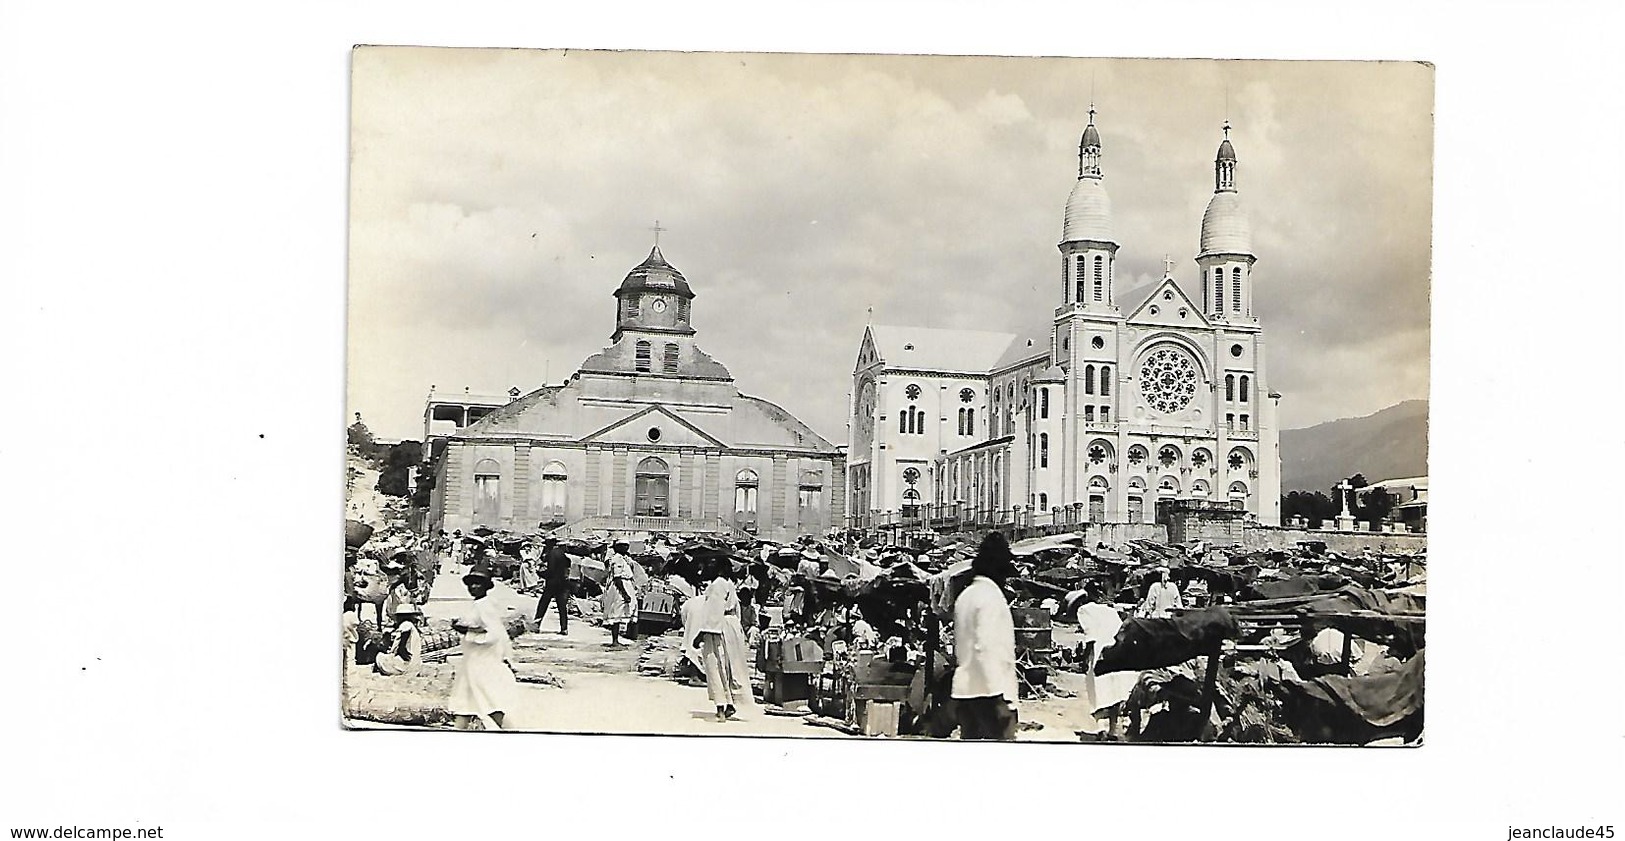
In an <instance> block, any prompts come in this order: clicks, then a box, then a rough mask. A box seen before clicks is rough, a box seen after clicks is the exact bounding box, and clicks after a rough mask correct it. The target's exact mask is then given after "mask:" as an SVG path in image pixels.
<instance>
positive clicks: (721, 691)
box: [693, 559, 752, 721]
mask: <svg viewBox="0 0 1625 841" xmlns="http://www.w3.org/2000/svg"><path fill="white" fill-rule="evenodd" d="M715 563H716V567H715V569H714V570H713V572H714V575H715V577H714V578H712V579H711V583H710V584H707V585H706V587H705V595H704V596H703V601H702V603H701V604H700V606H699V611H698V613H699V616H698V617H697V622H696V624H697V628H696V631H697V633H696V634H695V637H696V638H695V640H694V643H693V646H694V647H695V648H697V649H699V652H700V662H701V664H702V665H703V666H704V668H705V689H706V693H707V694H708V695H709V696H710V698H711V703H712V704H714V705H715V706H716V708H717V721H727V720H728V719H730V718H733V717H734V715H735V714H736V713H737V712H738V705H748V704H750V703H751V701H752V698H751V691H750V664H749V662H748V661H747V660H746V656H745V630H744V628H743V627H742V626H741V625H740V624H739V590H738V588H737V587H736V586H735V585H734V582H733V575H734V572H733V564H732V563H730V562H729V561H727V560H726V559H722V560H718V561H716V562H715Z"/></svg>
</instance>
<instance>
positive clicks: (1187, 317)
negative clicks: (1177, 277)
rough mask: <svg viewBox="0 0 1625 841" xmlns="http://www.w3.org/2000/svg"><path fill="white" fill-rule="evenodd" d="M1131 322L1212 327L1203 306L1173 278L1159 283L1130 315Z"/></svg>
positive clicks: (1162, 325) (1165, 325)
mask: <svg viewBox="0 0 1625 841" xmlns="http://www.w3.org/2000/svg"><path fill="white" fill-rule="evenodd" d="M1127 320H1128V321H1129V322H1131V323H1133V324H1140V325H1153V326H1157V327H1210V326H1212V325H1210V324H1209V323H1208V320H1207V316H1204V315H1203V314H1202V305H1201V304H1199V303H1197V302H1195V301H1192V300H1191V298H1190V296H1189V295H1186V294H1185V290H1183V289H1181V288H1179V284H1178V283H1175V282H1174V279H1173V278H1171V277H1164V278H1163V279H1162V280H1161V281H1159V282H1158V283H1157V285H1156V287H1155V288H1153V289H1152V290H1151V294H1150V295H1147V296H1146V298H1145V300H1144V301H1141V302H1140V305H1139V306H1138V307H1135V308H1134V311H1133V312H1131V313H1129V316H1128V319H1127Z"/></svg>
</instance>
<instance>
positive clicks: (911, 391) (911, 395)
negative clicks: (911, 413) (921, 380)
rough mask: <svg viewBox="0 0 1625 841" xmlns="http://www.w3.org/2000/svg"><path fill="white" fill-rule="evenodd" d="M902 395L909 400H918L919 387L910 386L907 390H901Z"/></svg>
mask: <svg viewBox="0 0 1625 841" xmlns="http://www.w3.org/2000/svg"><path fill="white" fill-rule="evenodd" d="M903 394H905V395H907V396H908V399H910V400H918V399H920V387H919V386H917V385H913V384H910V385H909V386H908V387H907V388H905V389H903Z"/></svg>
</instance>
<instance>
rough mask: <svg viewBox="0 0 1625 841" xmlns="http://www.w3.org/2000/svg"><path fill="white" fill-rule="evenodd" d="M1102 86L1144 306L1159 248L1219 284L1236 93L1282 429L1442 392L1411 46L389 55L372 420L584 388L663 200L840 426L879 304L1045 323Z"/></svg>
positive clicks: (371, 210) (714, 299)
mask: <svg viewBox="0 0 1625 841" xmlns="http://www.w3.org/2000/svg"><path fill="white" fill-rule="evenodd" d="M1091 78H1093V80H1094V82H1093V84H1094V88H1095V91H1096V93H1097V95H1098V99H1097V107H1098V114H1097V117H1096V122H1097V125H1099V126H1100V130H1101V133H1102V136H1103V143H1104V146H1105V156H1104V157H1105V160H1104V166H1105V170H1106V184H1107V187H1108V189H1109V190H1110V191H1111V194H1112V199H1113V205H1114V214H1115V219H1116V227H1117V231H1118V236H1119V239H1120V241H1121V244H1122V250H1121V251H1120V252H1119V260H1120V263H1119V279H1120V288H1119V295H1122V294H1123V292H1124V291H1125V290H1126V289H1127V287H1128V286H1129V285H1130V284H1141V283H1148V282H1154V281H1155V280H1156V279H1157V278H1160V277H1161V276H1162V271H1163V263H1162V259H1163V256H1164V254H1168V255H1172V257H1173V258H1174V259H1175V260H1176V261H1177V262H1176V265H1175V269H1174V272H1175V276H1176V278H1179V279H1180V280H1181V281H1182V282H1183V283H1185V284H1186V285H1187V287H1189V286H1191V285H1193V284H1194V283H1195V282H1196V278H1195V267H1194V261H1193V259H1192V258H1193V257H1194V253H1195V246H1196V240H1197V232H1198V228H1199V224H1200V220H1201V213H1202V209H1203V207H1204V206H1205V205H1206V202H1207V199H1208V197H1209V196H1210V195H1211V190H1212V181H1211V179H1212V175H1211V172H1212V156H1213V152H1214V149H1215V148H1216V146H1217V143H1218V139H1219V137H1220V133H1219V123H1220V122H1221V121H1222V120H1223V119H1224V117H1225V107H1224V103H1225V98H1226V91H1227V90H1228V91H1229V93H1228V96H1229V110H1230V114H1229V116H1230V119H1231V121H1232V122H1233V123H1234V125H1235V130H1234V132H1233V134H1232V137H1233V140H1234V142H1235V144H1236V148H1237V152H1238V155H1239V156H1240V158H1241V167H1240V175H1239V178H1240V186H1241V190H1242V196H1243V200H1244V202H1245V205H1246V207H1247V209H1248V211H1249V214H1250V216H1251V220H1252V225H1253V230H1254V237H1255V248H1256V250H1257V251H1258V252H1259V264H1258V267H1257V274H1256V277H1257V281H1258V294H1257V296H1256V303H1257V308H1258V311H1259V314H1260V317H1261V318H1262V319H1263V320H1264V322H1265V326H1266V328H1267V329H1268V331H1269V335H1270V345H1271V366H1272V367H1271V376H1272V382H1271V386H1272V387H1273V388H1276V389H1277V390H1280V391H1282V392H1283V393H1286V394H1290V395H1292V398H1291V399H1289V400H1286V401H1283V407H1282V412H1283V420H1284V422H1285V424H1286V425H1288V426H1296V425H1304V424H1308V423H1313V422H1317V421H1319V420H1325V419H1329V418H1332V417H1338V416H1343V415H1347V414H1365V413H1369V412H1370V411H1375V410H1376V409H1380V408H1382V407H1383V406H1386V405H1389V404H1391V403H1393V402H1397V401H1399V400H1402V399H1407V398H1411V397H1419V396H1425V395H1426V391H1427V381H1428V377H1427V357H1426V348H1427V341H1426V339H1427V335H1428V332H1427V331H1428V321H1429V319H1428V291H1427V276H1428V265H1429V248H1428V246H1429V238H1428V230H1429V228H1428V225H1429V215H1430V213H1431V205H1430V195H1431V192H1430V169H1429V164H1430V156H1431V115H1430V113H1429V112H1430V110H1431V77H1430V75H1429V74H1428V73H1427V72H1424V71H1423V70H1422V69H1421V68H1419V67H1417V66H1415V65H1393V64H1376V63H1368V64H1355V63H1328V64H1310V63H1272V62H1203V61H1164V62H1151V61H1136V62H1130V61H1089V60H1070V59H1068V60H1058V59H964V58H953V59H934V58H930V57H876V56H796V55H728V54H666V53H593V52H589V53H580V52H569V53H558V52H540V51H519V50H426V49H406V48H399V49H397V48H378V49H366V50H362V51H360V52H359V53H358V55H357V58H356V61H355V68H354V91H353V97H352V100H353V118H354V126H353V161H352V174H351V177H352V184H351V186H352V202H351V209H352V219H351V279H350V283H351V288H350V345H349V346H350V362H351V380H350V394H349V402H350V404H351V409H352V410H354V411H361V412H362V413H363V414H364V415H366V417H367V418H368V423H369V424H370V425H371V426H372V427H373V428H374V429H375V430H379V431H380V432H381V433H382V434H385V435H391V436H394V435H399V436H414V435H417V434H419V425H420V423H421V414H422V400H423V396H424V394H425V393H426V392H427V389H428V387H429V385H430V384H434V385H438V386H439V387H441V388H442V389H446V388H461V387H462V386H464V385H468V386H471V387H473V389H474V390H476V391H499V390H504V389H506V388H507V387H509V386H511V385H519V386H520V387H532V386H535V385H537V384H539V383H540V382H541V381H542V380H543V379H551V380H552V381H555V382H556V381H558V380H560V379H562V378H563V377H565V376H567V375H568V374H569V373H570V372H571V371H573V370H574V366H575V365H576V364H578V363H579V361H580V360H581V359H583V358H585V357H586V356H588V355H589V354H591V353H593V352H594V351H596V350H597V349H598V348H600V347H602V346H603V345H604V344H605V343H606V342H607V341H608V337H609V334H610V332H611V330H612V312H613V306H612V300H611V298H610V293H611V292H612V291H613V290H614V289H615V287H616V286H617V285H618V284H619V282H620V280H621V278H622V277H623V276H624V275H625V273H626V272H627V271H628V270H630V269H631V268H632V267H633V266H634V265H636V264H637V263H638V262H640V261H641V260H642V259H643V257H644V255H645V254H646V253H647V250H648V248H649V245H650V242H651V239H652V236H653V235H652V233H651V232H650V231H649V230H648V228H650V227H651V226H652V225H653V222H654V220H655V219H657V218H658V219H659V220H660V222H661V225H662V226H663V227H665V228H668V229H669V232H668V233H665V234H663V235H662V241H661V244H662V250H663V252H664V253H665V255H666V257H667V258H668V259H669V260H670V261H671V262H672V263H673V264H675V265H676V266H677V267H678V268H679V269H680V270H681V271H683V273H684V274H685V275H686V276H687V277H688V279H689V281H690V282H691V283H692V284H693V286H694V288H695V290H696V292H697V293H698V294H699V298H698V299H697V300H696V302H695V312H694V321H695V325H696V327H697V328H698V329H699V331H700V332H699V336H698V340H699V342H700V344H701V346H703V347H704V348H706V350H707V351H708V352H710V353H712V354H714V355H715V356H716V357H717V358H718V359H720V360H721V361H722V362H723V363H724V364H726V365H728V366H729V367H730V368H731V369H732V371H733V373H734V375H735V377H736V378H737V379H738V381H739V384H740V387H741V388H742V389H743V390H744V391H746V392H747V393H751V394H756V395H760V396H762V397H765V398H767V399H770V400H773V401H774V402H776V403H779V404H780V405H783V406H784V407H785V408H786V409H788V410H790V411H791V412H793V413H795V414H796V415H798V416H799V417H801V418H802V419H803V420H804V421H806V422H808V423H809V424H810V425H812V426H813V428H814V429H816V430H817V431H819V432H820V433H821V434H823V435H825V436H827V437H830V438H831V439H832V440H836V441H842V440H844V429H845V427H844V423H845V413H846V407H845V399H844V396H845V394H846V392H847V391H848V389H849V387H850V378H851V366H852V363H853V359H854V356H855V354H856V350H857V345H858V341H859V340H860V338H861V336H862V331H863V325H864V323H865V321H866V320H867V318H868V317H869V316H868V311H869V309H870V308H873V311H874V320H875V321H877V322H891V323H918V324H924V325H930V326H936V327H959V328H977V329H989V330H1002V331H1007V332H1019V331H1022V330H1025V329H1028V328H1029V327H1030V326H1033V325H1043V324H1045V323H1046V322H1047V320H1048V318H1049V314H1050V312H1051V310H1052V309H1053V307H1054V306H1055V298H1056V296H1057V295H1058V292H1059V282H1058V273H1059V271H1060V260H1059V256H1058V253H1057V251H1056V250H1055V243H1056V240H1057V239H1058V238H1059V234H1060V223H1061V211H1062V208H1063V206H1064V204H1065V201H1066V195H1067V192H1068V191H1069V190H1070V188H1071V185H1072V181H1073V179H1074V178H1075V177H1076V165H1077V163H1076V153H1077V139H1078V134H1079V132H1080V131H1081V129H1082V126H1083V124H1084V122H1085V121H1086V120H1087V113H1086V112H1087V110H1088V107H1089V95H1090V85H1091V81H1090V80H1091ZM1418 349H1420V355H1419V356H1417V355H1416V351H1417V350H1418ZM1395 366H1397V367H1395ZM1326 383H1338V384H1340V385H1339V386H1338V387H1336V388H1328V387H1327V386H1325V385H1323V384H1326Z"/></svg>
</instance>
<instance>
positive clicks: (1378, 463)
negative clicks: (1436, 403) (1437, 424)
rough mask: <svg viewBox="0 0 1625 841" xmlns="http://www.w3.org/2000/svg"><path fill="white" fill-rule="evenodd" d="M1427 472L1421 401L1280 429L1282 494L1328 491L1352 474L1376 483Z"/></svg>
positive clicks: (1425, 410) (1425, 421) (1425, 416)
mask: <svg viewBox="0 0 1625 841" xmlns="http://www.w3.org/2000/svg"><path fill="white" fill-rule="evenodd" d="M1427 472H1428V402H1427V401H1426V400H1407V401H1405V402H1404V403H1400V404H1398V405H1395V406H1389V407H1388V408H1386V409H1383V410H1382V411H1380V412H1378V413H1376V414H1374V415H1367V416H1366V417H1363V418H1344V419H1342V420H1335V421H1329V422H1327V423H1323V424H1318V425H1316V426H1311V427H1308V428H1306V429H1284V430H1281V493H1287V492H1289V491H1328V492H1329V489H1330V488H1331V487H1332V486H1333V485H1335V484H1337V483H1338V482H1339V481H1340V480H1342V479H1344V478H1346V477H1348V476H1352V475H1354V474H1355V473H1363V474H1365V478H1366V479H1367V480H1368V481H1372V482H1380V481H1382V480H1384V479H1404V478H1409V477H1411V476H1426V475H1427Z"/></svg>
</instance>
